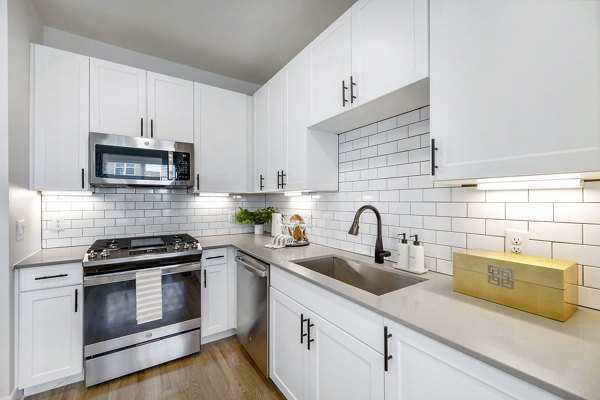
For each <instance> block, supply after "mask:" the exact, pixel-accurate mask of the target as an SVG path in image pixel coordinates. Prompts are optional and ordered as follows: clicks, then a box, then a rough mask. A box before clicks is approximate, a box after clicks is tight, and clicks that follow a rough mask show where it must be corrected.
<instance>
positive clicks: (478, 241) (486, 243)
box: [467, 234, 504, 251]
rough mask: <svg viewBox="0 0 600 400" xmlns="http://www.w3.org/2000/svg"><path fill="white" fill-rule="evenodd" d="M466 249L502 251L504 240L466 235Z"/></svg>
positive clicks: (494, 237)
mask: <svg viewBox="0 0 600 400" xmlns="http://www.w3.org/2000/svg"><path fill="white" fill-rule="evenodd" d="M467 248H469V249H488V250H495V251H504V239H503V238H501V237H496V236H485V235H474V234H468V235H467Z"/></svg>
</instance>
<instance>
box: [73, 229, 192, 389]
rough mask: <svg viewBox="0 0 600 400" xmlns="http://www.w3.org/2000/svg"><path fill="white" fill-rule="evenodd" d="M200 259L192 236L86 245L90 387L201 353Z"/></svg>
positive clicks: (86, 347) (86, 345) (87, 372)
mask: <svg viewBox="0 0 600 400" xmlns="http://www.w3.org/2000/svg"><path fill="white" fill-rule="evenodd" d="M201 257H202V248H201V247H200V245H199V244H198V241H197V240H196V239H194V238H193V237H191V236H190V235H187V234H180V235H162V236H149V237H135V238H119V239H106V240H98V241H96V242H95V243H94V244H93V245H92V246H91V247H90V248H89V249H88V251H87V253H86V255H85V257H84V259H83V270H84V354H85V382H86V386H91V385H95V384H97V383H100V382H104V381H107V380H110V379H113V378H117V377H119V376H123V375H126V374H129V373H131V372H135V371H139V370H142V369H145V368H148V367H151V366H154V365H158V364H161V363H164V362H166V361H170V360H174V359H176V358H180V357H183V356H186V355H189V354H193V353H196V352H198V351H200V259H201Z"/></svg>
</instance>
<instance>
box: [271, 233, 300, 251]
mask: <svg viewBox="0 0 600 400" xmlns="http://www.w3.org/2000/svg"><path fill="white" fill-rule="evenodd" d="M292 243H294V238H293V237H291V236H290V235H277V236H275V237H274V238H273V241H272V242H271V243H269V244H265V245H264V246H263V247H266V248H268V249H281V248H284V247H285V246H287V245H290V244H292Z"/></svg>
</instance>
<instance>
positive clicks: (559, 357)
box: [15, 234, 600, 399]
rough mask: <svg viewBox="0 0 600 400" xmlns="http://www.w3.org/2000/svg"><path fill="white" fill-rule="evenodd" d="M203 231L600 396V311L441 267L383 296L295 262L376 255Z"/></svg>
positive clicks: (482, 356) (569, 394) (404, 320)
mask: <svg viewBox="0 0 600 400" xmlns="http://www.w3.org/2000/svg"><path fill="white" fill-rule="evenodd" d="M197 239H198V240H199V241H200V244H201V245H202V247H203V248H204V249H209V248H215V247H223V246H234V247H236V248H237V249H239V250H241V251H244V252H246V253H248V254H250V255H252V256H255V257H257V258H259V259H262V260H263V261H266V262H268V263H270V264H272V265H275V266H277V267H280V268H282V269H283V270H286V271H288V272H290V273H293V274H295V275H297V276H299V277H301V278H303V279H305V280H307V281H308V282H311V283H313V284H316V285H318V286H320V287H323V288H325V289H327V290H330V291H332V292H334V293H336V294H338V295H340V296H342V297H344V298H346V299H349V300H351V301H353V302H355V303H357V304H359V305H361V306H364V307H366V308H368V309H370V310H373V311H375V312H377V313H379V314H381V315H383V316H384V317H386V318H389V319H392V320H394V321H396V322H398V323H400V324H403V325H405V326H407V327H409V328H411V329H414V330H416V331H418V332H420V333H423V334H425V335H427V336H429V337H431V338H433V339H435V340H438V341H440V342H442V343H444V344H446V345H448V346H451V347H453V348H455V349H457V350H459V351H461V352H464V353H466V354H468V355H470V356H472V357H475V358H477V359H479V360H481V361H484V362H486V363H488V364H490V365H492V366H494V367H496V368H498V369H500V370H502V371H505V372H507V373H509V374H511V375H513V376H516V377H518V378H520V379H522V380H524V381H527V382H529V383H531V384H534V385H536V386H538V387H540V388H542V389H544V390H547V391H549V392H551V393H554V394H556V395H558V396H560V397H563V398H567V399H600V311H595V310H590V309H585V308H581V307H580V309H579V310H578V311H577V312H576V313H575V314H574V315H573V316H572V317H571V318H570V319H569V320H568V321H566V322H564V323H563V322H558V321H554V320H550V319H547V318H543V317H539V316H536V315H533V314H529V313H526V312H523V311H519V310H515V309H512V308H509V307H505V306H502V305H498V304H494V303H490V302H487V301H484V300H480V299H476V298H474V297H470V296H466V295H463V294H460V293H455V292H453V291H452V277H451V276H447V275H443V274H437V273H433V272H429V273H427V274H425V275H420V276H422V277H424V278H426V279H427V281H425V282H422V283H419V284H416V285H412V286H409V287H406V288H403V289H400V290H397V291H394V292H390V293H387V294H384V295H381V296H376V295H373V294H371V293H368V292H366V291H363V290H361V289H358V288H355V287H352V286H349V285H346V284H344V283H341V282H339V281H337V280H335V279H332V278H329V277H327V276H325V275H322V274H319V273H317V272H314V271H311V270H309V269H307V268H304V267H301V266H299V265H297V264H294V263H293V262H291V261H293V260H298V259H302V258H309V257H315V256H322V255H327V254H335V255H340V256H344V257H347V258H351V259H355V260H358V261H362V262H366V263H373V258H371V257H365V256H362V255H358V254H355V253H350V252H346V251H342V250H337V249H333V248H330V247H325V246H320V245H317V244H310V245H309V246H306V247H293V248H284V249H277V250H271V249H266V248H263V247H262V245H263V244H266V243H269V242H270V241H271V237H269V236H263V235H253V234H244V235H227V236H210V237H198V238H197ZM84 252H85V248H69V249H62V250H59V249H52V250H41V251H39V252H37V253H35V254H34V255H32V256H31V257H28V258H27V259H25V260H23V261H22V262H20V263H19V264H17V265H16V266H15V268H23V267H29V266H41V265H45V264H56V263H60V262H70V261H73V260H74V259H79V260H81V259H82V258H83V254H84ZM76 256H77V257H76ZM61 257H63V259H62V260H61ZM386 267H388V268H390V269H391V264H389V263H386Z"/></svg>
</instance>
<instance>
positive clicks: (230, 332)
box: [200, 329, 237, 344]
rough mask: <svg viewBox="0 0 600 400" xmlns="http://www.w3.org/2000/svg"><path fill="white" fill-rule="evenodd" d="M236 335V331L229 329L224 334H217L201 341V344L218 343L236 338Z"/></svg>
mask: <svg viewBox="0 0 600 400" xmlns="http://www.w3.org/2000/svg"><path fill="white" fill-rule="evenodd" d="M236 334H237V330H236V329H228V330H226V331H223V332H219V333H215V334H214V335H210V336H205V337H203V338H202V339H200V343H202V344H207V343H210V342H216V341H217V340H221V339H225V338H227V337H230V336H235V335H236Z"/></svg>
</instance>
